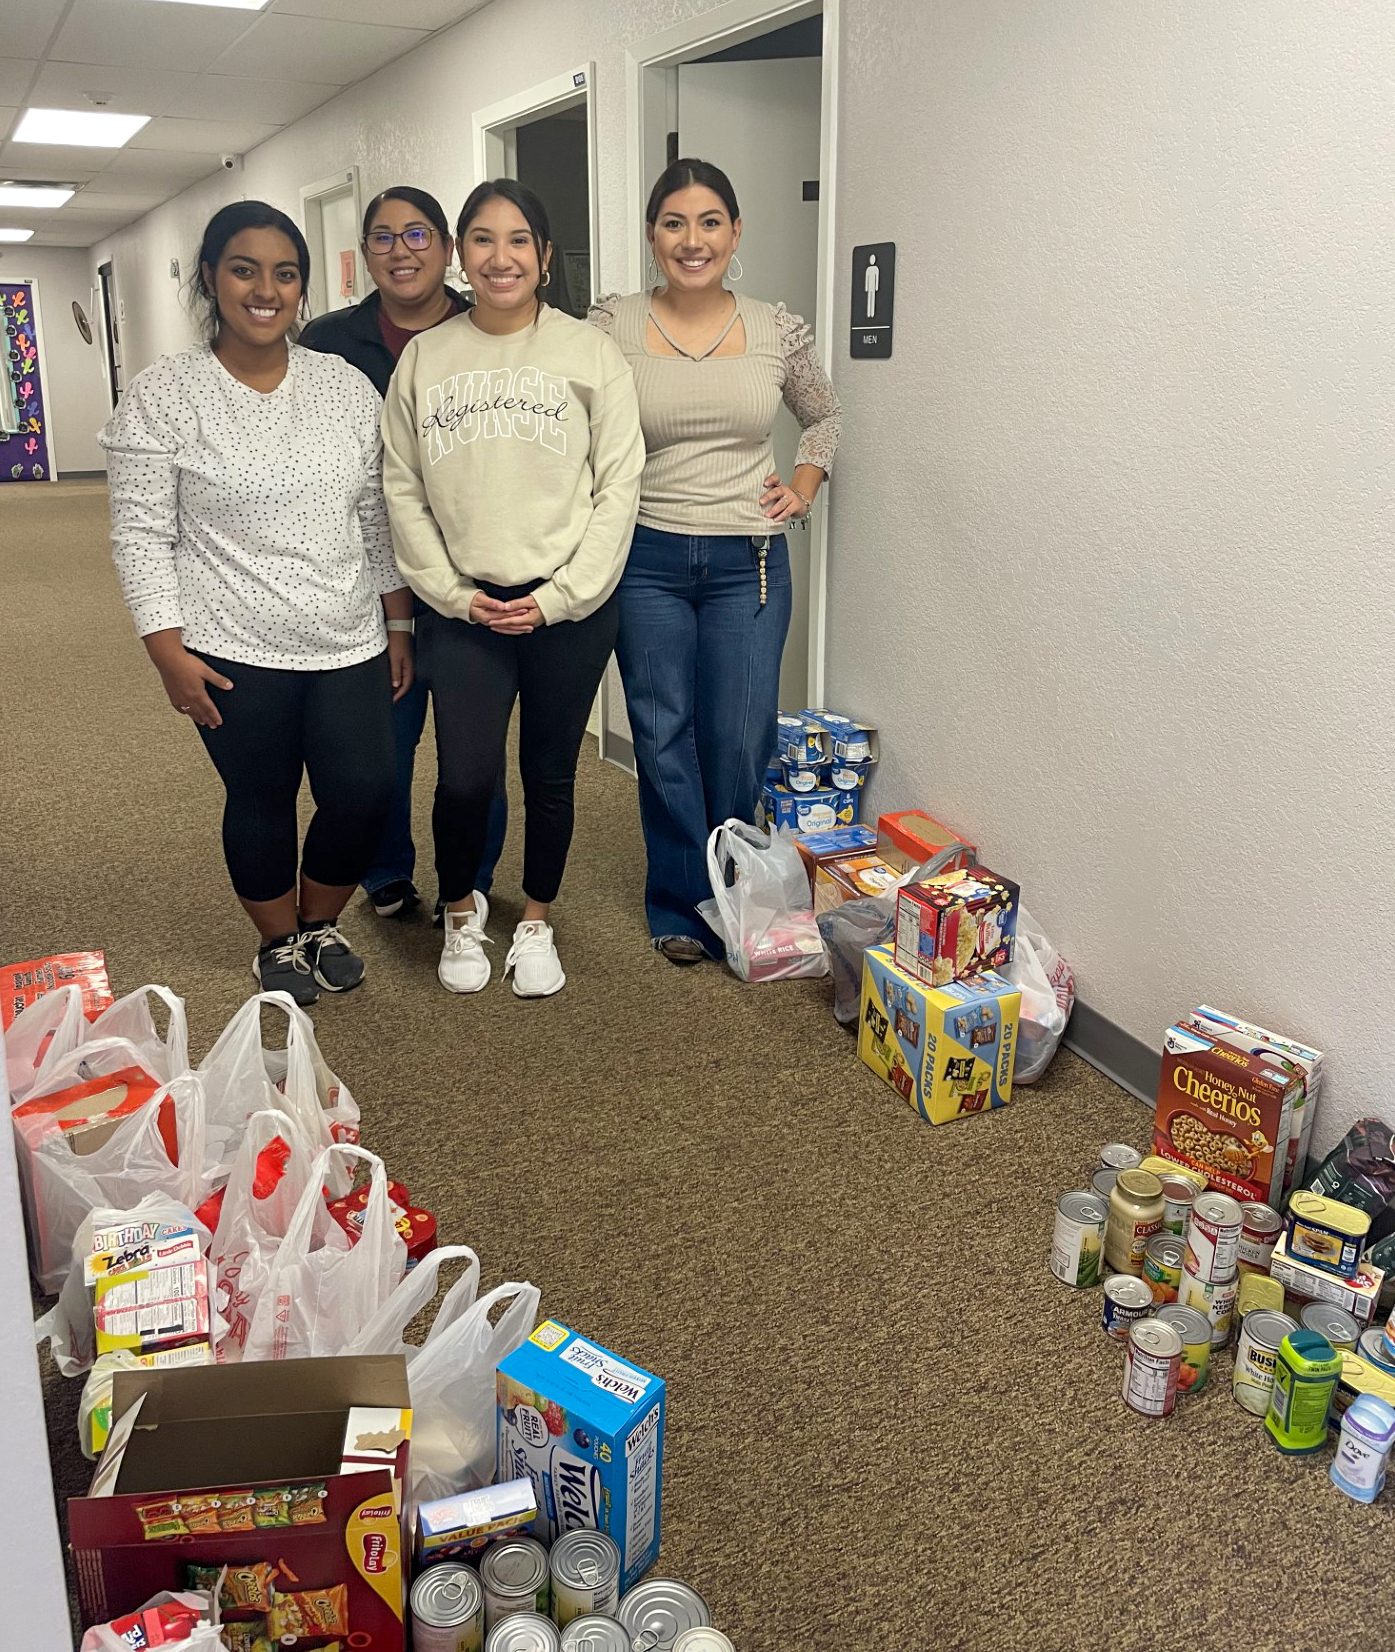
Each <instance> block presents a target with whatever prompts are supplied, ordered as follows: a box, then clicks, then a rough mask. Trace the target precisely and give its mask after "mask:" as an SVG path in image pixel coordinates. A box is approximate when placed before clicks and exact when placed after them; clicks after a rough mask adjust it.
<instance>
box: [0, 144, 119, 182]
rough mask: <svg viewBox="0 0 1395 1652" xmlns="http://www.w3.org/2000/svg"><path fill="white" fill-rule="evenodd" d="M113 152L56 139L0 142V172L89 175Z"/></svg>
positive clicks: (31, 175) (14, 175) (10, 175)
mask: <svg viewBox="0 0 1395 1652" xmlns="http://www.w3.org/2000/svg"><path fill="white" fill-rule="evenodd" d="M117 153H119V151H117V150H114V149H69V148H68V147H67V146H66V145H64V144H56V143H7V144H4V145H0V172H3V173H4V174H5V176H6V177H7V178H69V179H73V180H76V179H78V178H91V177H93V176H95V175H96V174H97V173H98V172H102V171H104V170H105V168H106V166H107V163H108V162H109V161H110V160H111V158H112V156H113V155H114V154H117Z"/></svg>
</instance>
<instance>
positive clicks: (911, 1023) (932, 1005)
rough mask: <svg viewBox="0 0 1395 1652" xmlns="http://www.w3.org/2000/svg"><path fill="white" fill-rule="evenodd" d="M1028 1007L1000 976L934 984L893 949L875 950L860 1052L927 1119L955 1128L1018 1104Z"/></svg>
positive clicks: (867, 968)
mask: <svg viewBox="0 0 1395 1652" xmlns="http://www.w3.org/2000/svg"><path fill="white" fill-rule="evenodd" d="M1021 1009H1022V994H1021V993H1020V992H1019V991H1018V990H1017V988H1016V987H1014V986H1013V985H1012V983H1011V982H1010V981H1007V980H1005V979H1004V978H1003V977H1002V976H1001V975H995V974H991V973H990V974H987V975H982V976H978V977H975V978H972V979H970V980H967V981H955V982H951V983H950V984H948V985H947V986H944V987H928V986H926V985H925V983H924V982H922V981H918V980H917V979H916V978H915V976H913V975H910V974H908V973H907V972H906V971H905V970H903V969H898V968H897V966H896V962H895V960H894V958H893V957H892V953H891V949H890V947H885V946H874V947H869V948H868V950H867V952H866V953H865V954H864V957H863V964H862V1023H861V1026H860V1028H859V1030H858V1038H857V1053H858V1055H859V1056H860V1057H861V1059H862V1062H863V1064H864V1065H865V1066H867V1067H870V1068H871V1070H872V1071H873V1072H874V1073H875V1074H876V1075H877V1077H878V1078H880V1079H882V1080H884V1081H885V1082H886V1083H887V1084H889V1085H891V1087H892V1089H894V1090H895V1091H896V1092H897V1093H898V1094H899V1095H901V1096H903V1097H904V1098H905V1099H906V1100H907V1101H908V1102H910V1104H911V1106H912V1107H914V1108H915V1109H916V1111H917V1112H918V1113H919V1114H920V1115H921V1117H922V1118H925V1119H928V1120H929V1121H930V1123H931V1124H949V1123H950V1122H951V1121H952V1120H954V1119H957V1118H962V1117H964V1115H965V1114H967V1113H983V1112H988V1111H990V1110H991V1109H992V1108H994V1107H1003V1106H1006V1104H1007V1103H1008V1101H1009V1100H1010V1099H1011V1097H1012V1069H1013V1062H1014V1059H1015V1056H1016V1046H1017V1023H1018V1019H1019V1017H1020V1014H1021Z"/></svg>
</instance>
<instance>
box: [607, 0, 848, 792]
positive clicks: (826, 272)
mask: <svg viewBox="0 0 1395 1652" xmlns="http://www.w3.org/2000/svg"><path fill="white" fill-rule="evenodd" d="M839 4H840V0H726V4H724V5H720V6H717V7H715V8H714V9H713V10H711V11H705V12H702V13H700V14H699V15H698V16H696V17H693V18H690V19H689V20H688V21H687V22H686V23H678V24H676V25H675V26H674V27H673V28H670V29H665V30H664V31H663V32H662V33H661V34H656V35H651V36H650V37H649V39H647V40H641V41H638V42H637V43H636V44H635V45H633V46H631V47H630V48H629V50H628V51H627V52H626V53H625V122H626V129H625V146H626V154H627V156H628V168H627V170H628V173H629V179H628V188H627V200H628V206H629V228H628V231H627V234H626V244H627V248H628V286H627V290H628V291H630V292H638V291H639V290H640V288H641V287H642V286H643V285H644V267H645V259H646V256H647V252H648V241H647V240H646V238H645V235H644V206H645V202H646V200H647V198H648V194H649V189H650V183H651V180H650V179H649V178H648V177H647V176H646V164H645V143H644V138H645V136H646V133H647V135H648V136H649V137H651V138H652V137H653V135H654V133H655V131H658V130H662V131H663V132H665V133H667V131H668V130H669V127H668V124H667V122H668V118H669V95H670V81H669V76H670V74H671V72H674V71H676V70H677V68H678V66H679V64H681V63H691V62H692V61H694V60H695V59H697V58H702V57H706V56H708V55H709V54H710V53H712V52H718V51H722V50H724V49H725V48H726V47H728V46H739V45H741V44H742V43H743V42H744V41H747V40H754V39H756V38H757V37H758V36H760V35H763V34H772V33H773V32H774V31H775V30H776V29H781V28H783V27H784V26H785V25H786V24H787V23H798V22H801V21H802V20H803V19H804V18H806V17H814V16H817V15H818V14H819V13H822V14H823V56H822V73H823V82H822V97H821V103H820V109H819V179H820V183H819V228H818V246H819V256H818V294H819V297H818V310H817V314H816V315H815V316H814V318H813V320H814V331H815V335H816V348H817V351H818V356H819V360H820V361H821V362H822V363H823V366H824V370H825V371H826V372H828V373H829V375H830V376H832V369H833V339H834V328H833V312H834V276H835V273H836V270H837V243H836V226H835V222H834V217H835V214H834V204H835V202H836V200H837V195H838V187H837V159H838V56H839V21H840V20H839ZM659 121H662V122H663V123H664V124H663V125H662V127H660V126H658V125H657V123H658V122H659ZM808 545H809V594H810V601H809V621H808V623H809V685H808V687H809V698H808V702H807V703H808V704H809V705H814V706H817V705H822V704H823V696H824V653H825V648H826V631H827V606H828V529H827V509H826V508H824V509H820V510H816V511H815V512H814V515H813V517H812V519H811V520H810V523H809V540H808ZM601 688H602V700H603V703H602V719H601V755H602V757H605V756H607V755H608V753H607V750H606V746H607V734H608V732H609V729H608V722H607V719H606V717H605V715H604V713H605V710H606V709H607V708H606V705H605V694H606V688H607V684H606V683H604V682H603V683H602V685H601ZM627 744H628V742H621V749H622V751H623V748H624V746H625V745H627ZM620 766H621V767H623V768H629V769H631V772H633V770H632V767H631V764H630V763H628V762H623V763H621V765H620Z"/></svg>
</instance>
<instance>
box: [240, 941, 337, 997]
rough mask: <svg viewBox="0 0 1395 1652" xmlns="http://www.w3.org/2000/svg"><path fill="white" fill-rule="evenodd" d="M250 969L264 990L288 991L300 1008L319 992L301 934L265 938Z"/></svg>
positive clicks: (318, 994)
mask: <svg viewBox="0 0 1395 1652" xmlns="http://www.w3.org/2000/svg"><path fill="white" fill-rule="evenodd" d="M252 973H253V975H255V976H256V978H257V979H258V980H259V981H260V982H261V984H262V991H263V992H288V993H290V995H291V997H292V998H294V999H295V1001H296V1003H297V1004H299V1005H300V1006H301V1007H302V1008H303V1009H308V1008H309V1006H310V1005H311V1004H313V1003H315V1002H316V1000H317V999H318V998H319V996H320V989H319V987H318V986H316V984H315V976H314V972H313V971H312V969H311V966H310V960H309V959H308V958H307V957H306V955H305V936H304V935H287V936H286V937H285V938H284V939H283V940H280V941H268V942H267V943H266V945H265V946H263V947H262V948H261V949H260V950H259V951H258V953H257V956H256V957H255V958H254V959H253V960H252Z"/></svg>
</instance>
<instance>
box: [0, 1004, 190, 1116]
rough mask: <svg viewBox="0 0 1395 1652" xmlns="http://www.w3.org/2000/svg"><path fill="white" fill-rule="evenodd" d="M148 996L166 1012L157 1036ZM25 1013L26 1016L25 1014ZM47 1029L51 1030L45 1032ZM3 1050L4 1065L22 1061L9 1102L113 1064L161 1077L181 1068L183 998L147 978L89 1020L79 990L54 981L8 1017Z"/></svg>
mask: <svg viewBox="0 0 1395 1652" xmlns="http://www.w3.org/2000/svg"><path fill="white" fill-rule="evenodd" d="M152 998H156V999H158V1000H159V1001H160V1002H161V1003H162V1004H164V1006H165V1009H166V1011H167V1015H168V1021H167V1025H166V1029H165V1032H164V1034H163V1035H161V1033H160V1032H159V1030H158V1029H157V1028H156V1025H155V1018H154V1016H153V1015H152V1014H151V1012H150V1001H151V999H152ZM53 1000H60V1002H58V1003H54V1004H53V1007H52V1009H50V1010H48V1011H47V1012H46V1013H43V1014H40V1015H37V1016H35V1015H34V1012H35V1011H41V1012H42V1011H44V1006H45V1005H47V1004H49V1003H51V1002H52V1001H53ZM31 1016H34V1019H33V1020H32V1022H31V1021H29V1019H28V1018H29V1017H31ZM17 1030H18V1031H19V1032H20V1034H21V1037H20V1042H19V1045H18V1046H16V1044H15V1041H14V1035H15V1032H16V1031H17ZM47 1032H51V1036H46V1033H47ZM36 1038H37V1040H38V1045H37V1046H36V1043H35V1040H36ZM39 1046H41V1048H40V1047H39ZM5 1049H6V1056H7V1069H13V1068H15V1067H20V1068H26V1067H27V1068H28V1070H27V1071H25V1072H24V1073H23V1074H22V1078H23V1082H22V1084H21V1086H20V1088H19V1089H16V1088H15V1086H14V1083H13V1077H14V1074H13V1071H12V1070H11V1080H12V1082H11V1090H10V1099H11V1100H12V1101H13V1102H16V1103H18V1102H21V1101H29V1100H31V1099H32V1098H34V1097H35V1096H46V1095H52V1094H53V1092H54V1091H55V1090H61V1089H64V1088H65V1087H66V1086H67V1085H69V1084H78V1083H80V1082H82V1081H83V1080H84V1079H89V1078H101V1077H103V1076H104V1075H105V1074H107V1073H111V1072H115V1071H116V1070H117V1068H118V1067H139V1068H140V1069H141V1071H142V1072H146V1073H149V1074H150V1076H151V1078H153V1079H155V1080H156V1082H157V1083H160V1084H168V1083H169V1081H170V1080H171V1079H172V1078H174V1077H175V1076H176V1075H177V1074H179V1073H183V1072H186V1071H187V1070H188V1067H189V1024H188V1019H187V1017H186V1015H185V1011H184V1000H183V999H182V998H180V997H179V996H178V995H177V994H176V993H173V992H171V991H170V989H169V988H168V987H161V986H156V985H155V984H154V983H151V984H150V985H148V986H144V987H140V988H139V989H138V990H137V991H135V992H130V993H127V994H126V996H125V997H124V998H119V999H117V1001H116V1003H114V1004H113V1005H111V1007H110V1008H109V1009H106V1010H103V1011H102V1013H101V1014H100V1015H99V1016H98V1017H97V1018H96V1020H95V1021H88V1020H87V1019H86V1018H85V1017H84V1016H83V1014H82V993H81V991H80V989H79V988H77V987H61V988H60V989H59V990H58V991H57V992H51V993H47V994H45V996H44V997H43V998H41V999H39V1001H38V1002H37V1003H36V1004H31V1005H30V1006H29V1008H28V1009H27V1010H24V1011H22V1012H21V1014H19V1015H18V1016H16V1017H15V1023H14V1026H13V1027H12V1028H11V1029H10V1032H9V1033H8V1034H7V1035H6V1039H5Z"/></svg>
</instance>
